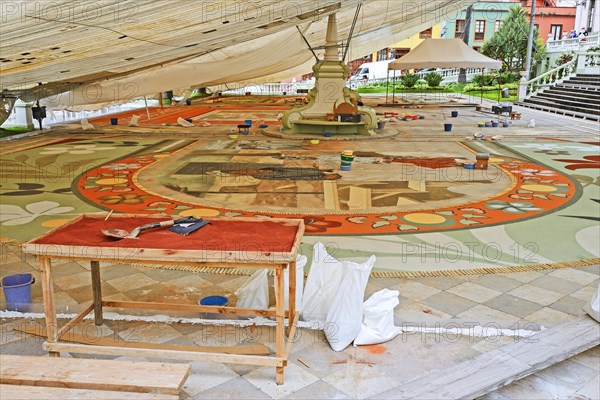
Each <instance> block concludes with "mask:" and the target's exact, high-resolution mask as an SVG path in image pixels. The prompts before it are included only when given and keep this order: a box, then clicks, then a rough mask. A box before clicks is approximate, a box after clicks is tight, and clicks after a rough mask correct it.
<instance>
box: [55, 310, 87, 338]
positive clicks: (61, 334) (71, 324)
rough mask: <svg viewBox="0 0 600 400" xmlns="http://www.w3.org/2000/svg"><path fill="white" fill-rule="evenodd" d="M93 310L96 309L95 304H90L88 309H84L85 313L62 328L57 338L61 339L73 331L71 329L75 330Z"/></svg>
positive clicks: (82, 312) (78, 315)
mask: <svg viewBox="0 0 600 400" xmlns="http://www.w3.org/2000/svg"><path fill="white" fill-rule="evenodd" d="M93 308H94V305H93V304H90V305H88V306H87V307H86V308H84V309H83V311H81V312H80V313H79V314H77V315H76V316H75V317H74V318H73V319H72V320H70V321H69V322H67V323H66V324H65V325H64V326H63V327H62V328H60V330H59V331H58V333H57V335H56V337H57V338H60V337H62V336H63V335H64V334H65V333H67V332H69V331H70V330H71V328H73V327H74V326H75V325H76V324H77V323H78V322H80V321H81V320H82V319H84V318H85V316H86V315H88V314H89V313H90V312H91V311H92V309H93Z"/></svg>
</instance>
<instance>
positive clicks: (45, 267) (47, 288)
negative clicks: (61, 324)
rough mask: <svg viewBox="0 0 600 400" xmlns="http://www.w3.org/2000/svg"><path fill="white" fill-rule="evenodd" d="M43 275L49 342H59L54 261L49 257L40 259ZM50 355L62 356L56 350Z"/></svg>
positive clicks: (43, 293)
mask: <svg viewBox="0 0 600 400" xmlns="http://www.w3.org/2000/svg"><path fill="white" fill-rule="evenodd" d="M40 270H41V277H42V295H43V297H44V314H45V315H46V332H47V334H48V342H50V343H56V342H58V323H57V321H56V306H55V304H54V285H53V283H52V262H51V261H50V259H49V258H42V259H41V260H40ZM49 355H50V357H60V353H59V352H56V351H51V352H49Z"/></svg>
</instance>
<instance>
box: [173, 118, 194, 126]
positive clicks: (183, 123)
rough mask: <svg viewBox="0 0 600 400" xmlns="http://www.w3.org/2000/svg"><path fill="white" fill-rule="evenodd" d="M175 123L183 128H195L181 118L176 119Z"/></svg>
mask: <svg viewBox="0 0 600 400" xmlns="http://www.w3.org/2000/svg"><path fill="white" fill-rule="evenodd" d="M177 123H178V124H179V125H181V126H183V127H185V128H190V127H192V126H196V125H194V124H192V123H191V122H189V121H186V120H185V119H183V118H181V117H178V118H177Z"/></svg>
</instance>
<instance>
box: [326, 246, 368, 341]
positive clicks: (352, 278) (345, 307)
mask: <svg viewBox="0 0 600 400" xmlns="http://www.w3.org/2000/svg"><path fill="white" fill-rule="evenodd" d="M342 264H343V265H342V269H343V271H344V272H343V274H344V277H343V278H342V282H341V284H340V286H339V288H338V291H337V293H336V294H335V297H334V299H333V302H332V303H331V308H330V309H329V312H328V313H327V319H326V320H325V327H324V331H325V337H326V338H327V341H329V345H330V346H331V348H332V349H333V350H334V351H341V350H344V349H345V348H346V347H348V345H349V344H350V343H352V341H353V340H354V339H355V338H356V336H357V335H358V333H359V332H360V327H361V324H362V316H363V312H362V308H363V300H364V297H365V288H366V287H367V281H368V280H369V274H370V273H371V269H373V265H375V256H371V257H370V258H369V259H368V260H367V262H366V263H363V264H357V263H354V262H351V261H343V262H342Z"/></svg>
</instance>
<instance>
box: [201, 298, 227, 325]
mask: <svg viewBox="0 0 600 400" xmlns="http://www.w3.org/2000/svg"><path fill="white" fill-rule="evenodd" d="M198 304H199V305H201V306H208V307H227V305H228V304H229V299H228V298H227V297H225V296H220V295H211V296H205V297H203V298H201V299H200V300H198ZM200 317H201V318H206V319H229V314H223V313H211V312H206V313H201V314H200Z"/></svg>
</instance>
